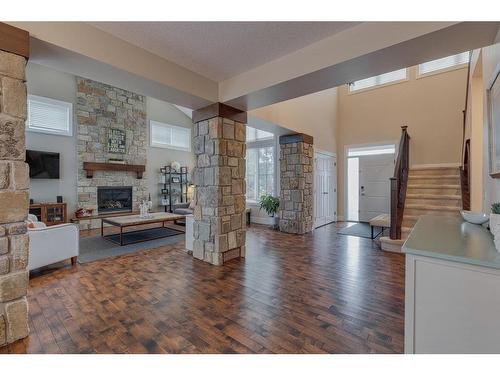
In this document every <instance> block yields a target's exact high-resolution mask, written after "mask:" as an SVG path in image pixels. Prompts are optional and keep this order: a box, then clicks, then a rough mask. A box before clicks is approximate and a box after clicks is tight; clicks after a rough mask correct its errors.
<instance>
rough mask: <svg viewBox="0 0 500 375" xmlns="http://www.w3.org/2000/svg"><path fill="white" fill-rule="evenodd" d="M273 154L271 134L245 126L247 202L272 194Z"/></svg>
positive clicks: (273, 146) (273, 179)
mask: <svg viewBox="0 0 500 375" xmlns="http://www.w3.org/2000/svg"><path fill="white" fill-rule="evenodd" d="M274 153H275V145H274V135H273V133H269V132H266V131H263V130H258V129H255V128H252V127H250V126H247V154H246V185H247V192H246V194H247V201H250V202H257V201H259V200H260V197H261V196H262V195H264V194H274V185H275V177H274V176H275V155H274Z"/></svg>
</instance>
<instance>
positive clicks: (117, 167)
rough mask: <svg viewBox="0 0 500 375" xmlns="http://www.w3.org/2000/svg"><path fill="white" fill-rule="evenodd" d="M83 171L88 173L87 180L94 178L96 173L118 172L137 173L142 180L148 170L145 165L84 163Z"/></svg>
mask: <svg viewBox="0 0 500 375" xmlns="http://www.w3.org/2000/svg"><path fill="white" fill-rule="evenodd" d="M83 169H84V170H85V171H86V172H87V178H93V177H94V171H118V172H136V173H137V178H138V179H139V180H140V179H141V178H142V174H143V173H144V171H145V170H146V166H145V165H133V164H114V163H92V162H84V163H83Z"/></svg>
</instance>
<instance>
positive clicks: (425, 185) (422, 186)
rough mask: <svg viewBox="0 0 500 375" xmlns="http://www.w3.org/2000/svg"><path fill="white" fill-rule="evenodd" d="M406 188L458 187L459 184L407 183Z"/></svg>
mask: <svg viewBox="0 0 500 375" xmlns="http://www.w3.org/2000/svg"><path fill="white" fill-rule="evenodd" d="M407 188H408V189H438V188H442V189H460V185H459V184H456V185H455V184H442V185H437V184H408V186H407Z"/></svg>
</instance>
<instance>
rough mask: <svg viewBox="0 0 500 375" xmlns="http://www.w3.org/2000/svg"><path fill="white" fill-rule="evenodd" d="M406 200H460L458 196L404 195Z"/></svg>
mask: <svg viewBox="0 0 500 375" xmlns="http://www.w3.org/2000/svg"><path fill="white" fill-rule="evenodd" d="M406 198H407V199H408V198H411V199H462V197H461V196H460V195H456V194H415V193H410V194H406Z"/></svg>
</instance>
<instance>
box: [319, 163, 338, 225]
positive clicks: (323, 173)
mask: <svg viewBox="0 0 500 375" xmlns="http://www.w3.org/2000/svg"><path fill="white" fill-rule="evenodd" d="M336 168H337V161H336V158H335V157H334V156H331V155H326V154H321V153H315V157H314V226H315V227H319V226H322V225H325V224H328V223H331V222H332V221H335V220H336V217H335V216H336V211H337V177H336V176H337V173H336Z"/></svg>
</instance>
